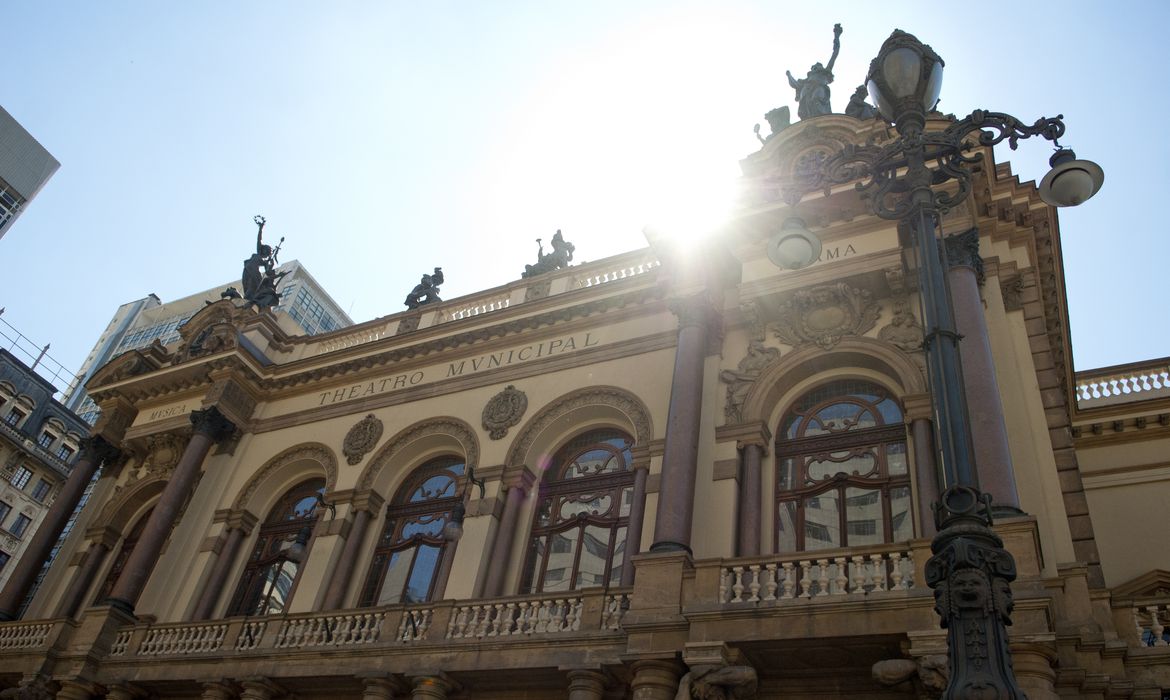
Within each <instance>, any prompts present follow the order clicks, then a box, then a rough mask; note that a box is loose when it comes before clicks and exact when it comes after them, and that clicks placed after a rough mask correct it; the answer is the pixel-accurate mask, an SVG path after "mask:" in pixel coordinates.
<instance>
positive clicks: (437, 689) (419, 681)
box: [410, 671, 459, 700]
mask: <svg viewBox="0 0 1170 700" xmlns="http://www.w3.org/2000/svg"><path fill="white" fill-rule="evenodd" d="M410 682H411V685H412V686H413V687H414V692H413V693H412V695H411V697H412V698H414V699H415V700H425V699H426V698H433V699H434V700H446V697H447V694H448V693H450V692H452V691H455V690H458V689H459V684H458V683H456V682H455V681H454V680H452V679H451V678H450V677H449V676H448V675H447V674H446V673H443V672H442V671H437V672H433V673H428V674H425V675H418V676H410Z"/></svg>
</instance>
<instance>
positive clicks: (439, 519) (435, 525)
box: [399, 512, 447, 542]
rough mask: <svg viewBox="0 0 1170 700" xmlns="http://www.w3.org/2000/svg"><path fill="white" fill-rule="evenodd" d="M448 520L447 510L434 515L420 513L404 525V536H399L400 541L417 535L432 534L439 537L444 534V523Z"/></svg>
mask: <svg viewBox="0 0 1170 700" xmlns="http://www.w3.org/2000/svg"><path fill="white" fill-rule="evenodd" d="M446 522H447V513H446V512H443V513H437V514H433V515H420V516H417V517H414V518H411V519H410V520H409V521H408V522H407V523H406V524H404V525H403V526H402V537H401V538H399V541H403V542H404V541H406V540H409V539H410V538H411V537H414V536H415V535H432V536H436V537H437V536H439V535H441V534H443V525H444V524H446Z"/></svg>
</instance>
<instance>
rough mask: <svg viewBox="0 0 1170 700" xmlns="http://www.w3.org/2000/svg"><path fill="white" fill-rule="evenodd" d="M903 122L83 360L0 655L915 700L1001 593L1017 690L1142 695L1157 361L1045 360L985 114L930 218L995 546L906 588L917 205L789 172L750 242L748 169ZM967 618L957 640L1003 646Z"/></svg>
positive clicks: (1060, 355)
mask: <svg viewBox="0 0 1170 700" xmlns="http://www.w3.org/2000/svg"><path fill="white" fill-rule="evenodd" d="M950 123H952V122H951V120H949V119H946V118H944V117H942V116H941V115H933V117H932V119H931V121H930V123H929V124H928V126H929V128H930V129H931V130H933V131H935V132H937V131H939V130H941V129H943V128H945V127H946V126H948V125H949V124H950ZM892 138H894V136H893V134H892V132H891V131H890V130H889V129H888V128H887V126H886V125H885V124H884V123H882V122H880V121H878V120H874V119H857V118H853V117H850V116H844V115H836V114H828V115H823V116H814V117H811V118H808V119H805V120H802V121H800V122H799V123H797V124H793V125H791V126H788V127H787V128H785V129H783V130H782V131H780V132H779V133H778V134H776V135H774V136H772V137H771V138H770V139H768V140H767V142H766V143H765V144H763V147H762V148H761V149H760V151H759V152H757V153H754V154H752V155H750V156H748V157H747V158H745V159H744V160H743V161H741V166H742V170H743V178H742V183H741V184H742V189H743V192H744V198H743V201H742V202H741V203H740V207H739V209H738V210H737V212H736V214H735V216H734V217H733V218H732V220H731V221H730V222H729V223H728V224H727V225H726V227H724V228H723V229H721V230H720V231H719V232H717V233H716V234H715V235H713V236H712V237H710V238H709V239H708V240H707V241H705V242H704V243H702V244H700V245H699V247H698V248H696V249H688V248H687V247H686V246H685V245H684V244H682V243H678V242H675V241H673V240H671V239H670V238H669V237H668V236H667V235H665V233H664V232H659V233H652V234H648V236H647V237H648V239H649V246H648V247H646V248H643V249H640V250H634V251H631V252H628V253H626V254H623V255H618V256H615V257H611V258H607V259H602V260H598V261H595V262H591V263H588V264H581V265H577V266H570V267H560V266H559V265H543V264H541V265H538V266H533V267H536V268H538V271H537V272H536V273H534V274H530V275H529V276H527V277H524V278H519V279H516V280H515V281H513V282H511V283H509V284H505V285H503V286H500V287H496V288H493V289H488V290H484V291H482V292H480V293H477V294H474V295H470V296H466V297H462V298H458V299H453V300H447V301H441V302H440V301H436V302H434V303H428V304H423V305H421V306H419V307H418V308H416V309H408V310H405V311H401V312H397V313H393V314H391V315H388V316H385V317H382V318H378V319H375V320H373V321H369V322H366V323H363V324H359V325H356V326H353V327H350V328H344V329H340V330H335V331H332V332H328V333H322V334H318V335H313V336H309V335H295V336H294V335H291V334H290V333H288V332H286V331H285V330H283V329H282V327H281V324H280V321H279V318H278V316H277V315H273V314H271V313H268V312H257V311H255V310H254V309H252V308H250V307H248V306H246V305H243V304H241V303H239V302H237V301H235V300H231V299H221V300H216V301H214V302H213V303H212V304H209V305H202V306H201V307H200V308H199V309H198V310H197V311H196V312H195V313H194V315H193V316H191V317H190V318H189V319H188V320H187V322H186V323H185V324H183V325H181V326H179V327H178V334H179V337H178V338H177V339H176V340H175V341H174V342H168V343H165V344H153V345H151V346H148V347H146V348H142V349H140V350H131V351H129V352H125V353H123V354H121V355H119V356H117V358H116V359H115V360H114V361H112V362H110V363H107V364H105V365H104V366H102V367H100V368H99V369H97V370H96V371H95V372H94V373H93V375H92V377H91V379H90V380H89V384H88V386H89V390H90V392H91V395H92V398H93V399H94V401H95V402H96V404H97V405H98V406H99V407H100V408H101V416H100V418H99V420H98V422H97V424H96V425H95V426H94V433H95V435H96V437H95V438H94V440H93V442H92V443H91V444H90V449H89V450H88V451H87V452H86V454H85V455H83V456H82V458H81V459H80V460H79V461H78V465H77V467H76V469H75V474H76V479H77V480H79V481H80V480H84V479H87V478H88V477H87V474H92V473H93V470H94V469H96V468H97V467H98V466H102V468H103V469H104V471H103V472H102V477H101V478H100V480H99V481H98V483H97V485H96V486H95V488H94V491H93V495H92V497H91V500H90V504H89V506H87V507H86V508H85V509H84V510H83V512H82V514H81V516H80V518H79V520H78V522H77V526H76V527H75V528H74V529H73V532H72V533H71V534H70V536H69V537H68V539H67V540H66V542H65V544H64V546H63V548H62V554H61V556H60V557H58V559H57V562H56V564H55V565H54V566H53V567H52V568H51V569H50V571H49V573H48V574H47V576H46V577H45V579H44V582H43V584H42V586H41V587H40V590H39V591H38V593H37V594H36V596H35V598H34V600H33V601H32V603H31V605H30V606H29V607H28V609H27V610H26V612H25V613H24V614H23V616H22V617H21V619H18V620H13V621H11V622H6V623H0V684H4V685H6V686H7V687H9V688H10V689H14V692H22V693H25V694H26V695H27V696H28V697H45V696H50V695H53V694H55V696H56V697H58V698H69V699H70V700H87V699H88V698H95V697H105V698H116V699H119V700H123V699H130V698H145V697H158V698H205V699H209V700H210V699H227V698H237V697H239V698H246V699H248V700H267V699H269V698H273V699H275V698H282V697H298V698H306V699H308V698H320V699H322V700H324V699H326V698H328V699H330V700H333V699H338V698H354V699H355V700H356V699H357V698H362V699H363V700H374V699H375V698H380V699H383V700H385V699H393V698H408V697H409V698H412V699H414V700H442V699H444V698H451V699H455V698H469V699H475V700H505V699H510V700H519V699H526V700H546V699H547V700H553V699H562V698H565V697H568V698H570V699H571V700H607V699H608V700H616V699H618V698H634V699H635V700H676V699H678V698H752V697H758V698H768V699H771V698H785V699H786V700H790V699H801V700H803V699H808V700H812V699H814V698H854V699H856V698H862V699H873V700H877V699H879V698H905V699H907V700H909V699H910V698H924V697H938V696H939V693H940V691H941V689H942V686H943V685H945V682H946V675H947V672H948V671H947V669H948V657H947V654H948V643H947V631H946V630H943V629H940V624H939V621H940V617H939V612H938V611H937V610H936V606H938V609H941V610H943V611H944V613H951V612H953V611H954V610H959V611H960V612H962V613H963V614H967V613H968V612H969V611H972V610H975V611H983V612H986V611H987V610H988V609H992V610H993V611H994V610H1000V609H1010V610H1011V619H1012V621H1013V623H1014V624H1013V625H1012V626H1011V627H1010V629H1009V636H1008V644H1009V648H1010V655H1011V661H1012V663H1013V664H1014V673H1015V676H1016V678H1017V679H1018V682H1019V685H1020V687H1021V688H1022V689H1023V690H1024V691H1025V692H1026V693H1027V696H1028V697H1029V698H1031V699H1032V700H1057V699H1058V698H1083V699H1090V698H1091V699H1094V700H1099V699H1104V698H1140V699H1143V700H1155V699H1158V698H1162V697H1165V695H1164V693H1166V692H1167V690H1168V689H1170V645H1168V642H1170V634H1168V633H1167V629H1166V624H1165V623H1166V620H1167V617H1170V538H1167V537H1164V536H1163V535H1162V533H1161V529H1160V526H1159V525H1158V524H1157V523H1158V522H1159V521H1158V517H1159V516H1158V514H1159V513H1161V512H1163V511H1164V510H1165V504H1166V503H1170V464H1168V463H1167V458H1166V455H1167V454H1170V365H1168V364H1167V362H1168V361H1167V360H1166V359H1161V360H1158V361H1154V362H1143V363H1137V364H1134V365H1131V366H1125V367H1118V368H1107V369H1104V370H1099V371H1094V372H1091V373H1084V374H1078V373H1077V372H1076V371H1075V370H1074V367H1073V366H1072V362H1071V358H1072V353H1071V345H1070V343H1071V341H1070V337H1069V331H1068V322H1067V318H1068V314H1067V311H1068V310H1067V308H1066V296H1065V287H1064V276H1063V275H1064V271H1063V262H1062V258H1061V246H1060V231H1059V226H1058V220H1057V214H1056V210H1055V209H1054V208H1053V207H1051V206H1049V205H1048V204H1046V203H1045V202H1044V201H1043V200H1042V199H1041V198H1040V196H1039V192H1038V190H1037V188H1036V186H1035V185H1034V183H1031V182H1021V180H1020V179H1019V178H1017V177H1016V176H1014V175H1013V173H1012V172H1011V170H1010V168H1009V167H1008V165H1007V164H1006V163H1003V162H1000V163H998V164H996V161H995V160H994V154H993V153H992V149H991V148H990V147H987V146H977V147H972V149H971V151H970V152H969V153H966V155H968V156H971V157H974V155H975V154H980V155H982V157H983V160H982V161H981V163H982V167H980V168H979V169H978V170H976V171H974V172H972V173H971V178H972V181H971V182H970V188H969V193H970V196H969V198H968V199H967V200H966V201H965V202H964V203H963V204H962V205H957V206H954V207H952V208H951V209H950V210H949V211H948V212H947V213H946V214H945V216H943V218H942V220H941V222H940V223H939V228H940V234H941V235H942V236H944V238H945V241H946V243H947V246H946V248H947V253H946V256H945V262H946V270H945V272H944V273H943V274H945V276H946V277H947V278H948V279H949V281H950V294H951V301H952V302H953V305H954V308H955V311H956V315H957V317H958V328H957V335H961V337H962V341H961V343H962V345H961V347H962V357H961V360H962V363H963V373H962V374H963V378H962V381H963V384H964V386H965V390H966V396H967V397H968V404H969V407H970V414H971V430H972V433H973V435H974V441H973V444H974V450H973V451H974V462H975V469H976V471H977V476H978V479H979V483H980V484H981V486H982V489H983V490H984V491H986V492H988V493H989V494H990V496H991V499H992V500H991V502H989V503H987V504H986V505H987V510H988V511H992V510H993V511H994V513H995V514H996V518H995V522H994V529H995V531H996V533H997V534H998V536H999V537H1000V538H1002V540H1003V543H1004V546H1005V547H1006V549H1007V551H1008V552H1010V553H1011V554H1012V555H1013V556H1014V566H1013V567H1012V569H1013V571H1014V573H1015V575H1016V577H1015V580H1014V582H1013V583H1011V584H1010V586H1009V585H1008V583H1007V582H1006V580H1005V579H1003V578H1000V579H996V581H998V582H1000V583H1002V584H1003V585H1002V587H1000V586H997V587H994V588H993V586H992V584H991V580H990V579H989V578H988V576H989V574H986V573H985V571H984V570H983V569H977V570H976V569H972V570H971V571H968V572H967V573H978V574H980V575H982V576H984V578H983V579H979V580H972V579H971V578H968V579H966V580H965V583H966V587H964V588H961V587H958V586H956V587H955V588H954V589H953V590H952V591H951V592H950V593H946V594H944V595H941V596H940V597H939V599H937V600H936V597H935V591H934V590H932V589H931V588H930V587H929V586H928V585H927V579H928V572H929V571H930V570H931V567H930V566H929V565H928V561H930V560H931V556H932V552H931V542H932V537H933V536H934V535H935V534H936V524H935V520H934V518H933V516H932V508H931V506H932V504H934V503H935V502H936V501H937V500H938V498H939V494H940V492H942V491H943V487H944V486H949V484H946V483H944V481H943V478H942V476H941V475H940V469H939V460H938V458H937V455H938V454H939V453H938V452H937V451H936V449H935V440H934V438H933V436H934V435H935V434H937V433H940V431H941V429H942V426H941V424H939V423H938V422H937V418H936V413H935V411H934V410H933V409H932V393H931V389H930V386H929V382H928V371H927V365H926V359H925V358H926V352H927V351H928V350H929V348H927V347H926V343H927V342H928V341H927V337H926V335H925V334H924V331H923V321H922V317H921V314H920V313H919V312H918V311H917V310H918V309H919V308H920V305H919V302H920V299H919V285H918V284H917V283H916V282H915V278H916V270H915V269H914V267H913V264H912V263H913V260H914V259H913V257H912V256H911V255H909V254H908V244H907V242H906V237H905V236H904V235H903V233H902V232H900V231H899V226H898V224H897V223H895V222H893V221H888V220H886V219H883V218H879V217H878V216H875V215H873V214H871V213H869V212H870V211H871V210H870V209H869V208H868V206H869V205H868V203H867V202H865V201H864V200H862V199H861V196H860V194H859V193H858V191H857V190H856V189H855V188H854V187H852V186H842V187H837V188H829V189H827V190H823V189H819V188H818V189H817V190H816V191H814V192H810V193H808V194H807V195H806V196H804V197H803V199H801V200H800V201H799V202H798V204H799V210H798V211H799V213H800V215H801V218H802V219H804V221H805V222H806V223H807V225H808V227H809V228H811V229H812V230H814V231H815V232H816V235H817V237H818V239H819V241H820V243H821V253H820V258H819V260H817V261H816V262H814V263H812V264H811V265H809V266H807V267H803V268H800V269H791V268H788V267H781V266H780V265H778V264H775V263H774V262H773V258H776V257H780V256H779V255H778V253H783V252H784V251H777V250H775V247H776V246H775V245H774V243H775V242H776V240H777V239H776V236H777V234H778V233H780V232H783V231H789V230H791V229H787V228H785V224H786V222H788V221H790V219H791V218H792V217H793V214H794V211H793V209H794V205H792V204H790V203H789V201H788V200H787V199H786V198H785V197H783V196H782V192H781V190H780V188H779V187H778V184H777V183H783V182H785V181H788V180H789V179H790V178H791V177H792V174H793V173H794V172H797V171H799V170H801V169H807V168H810V167H817V165H818V164H820V163H823V162H824V161H825V160H826V158H828V157H829V156H830V155H832V154H835V153H840V152H846V153H853V152H855V151H853V150H852V149H850V148H849V146H864V145H866V144H869V145H871V146H882V145H885V144H888V143H889V142H890V140H891V139H892ZM770 252H771V253H772V255H769V253H770ZM524 262H526V261H522V260H520V261H516V268H517V272H518V273H519V270H520V269H521V267H522V265H523V263H524ZM542 262H543V261H542ZM936 340H937V338H936ZM974 503H975V502H974V500H972V504H973V505H974ZM44 546H47V545H44ZM994 563H995V564H996V565H998V566H1002V568H1003V570H1006V568H1007V567H1006V566H1004V565H1003V560H1002V559H998V558H997V559H996V560H995V562H994ZM988 566H990V565H988ZM30 573H31V572H30V571H20V572H15V573H13V575H12V579H11V580H10V582H9V584H8V585H7V586H6V587H5V588H4V589H3V590H2V591H0V616H3V617H5V618H9V619H11V618H14V617H15V616H16V613H15V611H16V601H18V600H19V599H21V598H22V597H23V595H24V592H25V590H27V581H28V578H29V575H30ZM18 574H19V576H18ZM944 583H945V582H944ZM940 590H941V588H940ZM972 614H974V613H972ZM952 619H954V618H952ZM965 619H966V618H965ZM964 624H965V623H964ZM976 631H978V629H977V630H976ZM970 639H972V641H971V643H970V644H968V645H966V646H964V647H963V648H962V650H961V652H962V654H963V655H964V656H963V658H964V659H966V660H967V661H968V662H969V663H972V664H979V663H984V662H985V661H986V660H987V659H988V658H990V656H989V653H990V652H989V650H990V648H991V647H990V645H991V644H992V643H994V642H996V641H997V640H988V639H986V638H977V636H975V635H973V636H971V637H970ZM16 688H20V690H19V691H16V690H15V689H16ZM38 693H39V694H40V695H39V696H38V695H36V694H38ZM984 696H986V697H991V695H981V694H980V692H979V690H978V689H977V688H976V689H971V692H970V693H969V695H967V697H984Z"/></svg>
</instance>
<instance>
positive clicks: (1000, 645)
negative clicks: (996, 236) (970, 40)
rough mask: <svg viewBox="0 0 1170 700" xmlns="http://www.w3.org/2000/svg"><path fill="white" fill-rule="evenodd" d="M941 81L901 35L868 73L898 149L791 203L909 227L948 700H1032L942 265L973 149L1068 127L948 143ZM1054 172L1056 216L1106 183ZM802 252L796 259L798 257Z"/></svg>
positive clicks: (832, 163) (975, 118)
mask: <svg viewBox="0 0 1170 700" xmlns="http://www.w3.org/2000/svg"><path fill="white" fill-rule="evenodd" d="M942 69H943V61H942V59H941V58H939V56H938V54H936V53H935V52H934V51H933V50H932V49H931V48H930V47H929V46H927V45H925V44H923V43H921V42H919V41H918V40H917V39H916V38H915V37H914V36H913V35H910V34H907V33H905V32H902V31H900V30H896V31H895V32H894V33H893V34H892V35H891V36H890V38H889V39H887V40H886V42H885V43H884V44H883V45H882V48H881V51H880V52H879V53H878V56H877V58H875V59H874V60H873V62H872V63H871V64H870V68H869V75H868V77H867V87H868V90H869V94H870V97H871V99H872V100H873V101H874V103H875V104H876V105H877V107H878V110H879V112H880V113H881V116H882V117H883V118H884V119H885V120H886V121H888V122H892V123H893V124H894V127H895V129H896V130H897V133H898V137H897V138H896V139H894V140H893V141H891V142H889V143H887V144H885V145H882V146H878V145H873V144H867V145H848V146H846V147H845V148H844V149H842V150H841V151H840V152H839V153H837V154H835V155H834V156H832V157H830V158H828V159H827V160H826V161H825V162H824V163H823V164H822V166H821V167H820V168H818V169H816V170H815V171H813V172H805V173H802V174H801V175H800V179H799V180H798V181H797V182H796V183H795V186H794V187H793V188H792V189H791V190H790V191H789V193H788V194H789V201H790V203H792V204H793V205H794V206H795V204H796V203H797V202H799V200H800V198H801V197H802V196H803V194H805V193H808V192H812V191H816V190H820V189H823V190H825V191H826V193H827V192H828V191H829V190H830V189H831V188H832V186H834V185H840V184H847V183H850V182H856V183H857V189H858V191H859V192H861V193H862V195H863V196H864V197H866V198H867V199H868V200H869V205H870V209H871V211H872V213H873V214H874V215H876V216H878V217H881V218H883V219H887V220H893V221H899V222H902V223H904V224H907V225H908V226H909V227H910V229H911V230H912V232H913V239H914V249H915V252H916V257H917V258H918V260H917V262H918V290H919V295H920V298H921V301H922V315H923V323H924V326H925V338H924V340H925V342H924V348H925V351H926V357H927V370H928V374H929V380H930V388H931V400H932V403H933V409H934V414H935V418H936V420H937V423H938V427H939V429H938V430H937V431H936V441H937V444H936V449H937V451H938V455H939V462H940V465H941V471H942V476H943V484H942V487H943V491H942V494H941V496H940V497H939V501H938V503H936V504H935V506H934V511H935V512H934V517H935V523H936V525H937V527H938V535H936V536H935V538H934V541H933V542H932V543H931V551H932V552H933V554H934V556H932V557H931V558H930V560H929V561H927V563H926V582H927V584H928V585H929V586H930V587H931V588H933V589H934V595H935V609H936V610H937V611H938V613H939V616H940V617H941V624H942V626H943V627H944V628H946V629H947V648H948V651H949V659H950V661H949V663H950V680H949V682H948V685H947V689H946V693H945V696H944V697H947V698H1021V699H1022V698H1024V694H1023V692H1022V691H1021V690H1020V687H1019V685H1018V684H1017V683H1016V679H1015V675H1014V673H1013V671H1012V665H1011V656H1010V651H1009V649H1008V643H1007V632H1006V626H1007V625H1010V624H1011V610H1012V593H1011V587H1010V583H1011V581H1012V580H1014V579H1015V577H1016V565H1015V561H1014V560H1013V558H1012V556H1011V554H1009V553H1008V552H1007V551H1006V550H1005V549H1004V547H1003V541H1002V540H1001V539H1000V538H999V537H998V536H997V535H996V534H995V532H994V531H993V530H992V529H991V527H990V526H991V497H990V496H989V495H987V494H985V493H982V492H981V491H980V489H979V483H978V478H977V474H976V472H975V467H974V457H973V452H972V444H971V442H972V441H971V430H970V421H969V419H968V416H967V402H966V397H965V396H964V392H963V377H962V370H961V368H960V364H959V340H960V336H959V334H958V333H957V331H956V328H955V320H954V312H953V310H952V308H951V303H950V291H949V288H948V285H947V278H946V274H945V270H944V265H943V262H942V260H941V257H940V255H939V241H938V233H939V231H938V229H939V218H940V216H941V214H943V213H944V212H946V211H947V210H948V209H950V208H952V207H954V206H956V205H958V204H959V203H961V202H962V201H963V200H965V199H966V198H967V196H968V195H969V194H970V183H971V171H970V169H969V166H970V165H971V164H973V163H976V162H978V161H979V160H980V158H981V156H982V154H980V153H974V154H972V153H971V151H972V150H973V149H974V148H975V147H977V146H984V147H986V146H994V145H995V144H998V143H1001V142H1003V141H1005V140H1006V141H1007V142H1008V145H1009V146H1010V147H1011V148H1012V149H1015V148H1016V142H1017V141H1019V140H1020V139H1025V138H1030V137H1032V136H1042V137H1044V138H1045V139H1048V140H1049V141H1052V142H1054V144H1056V145H1057V147H1058V148H1059V142H1058V141H1057V140H1058V139H1059V138H1060V137H1061V136H1062V135H1063V134H1064V122H1063V121H1062V117H1060V116H1058V117H1056V118H1041V119H1039V120H1037V121H1036V122H1035V123H1034V124H1031V125H1028V124H1025V123H1023V122H1021V121H1020V120H1018V119H1016V118H1015V117H1013V116H1011V115H1008V114H1002V113H999V112H986V111H983V110H976V111H974V112H972V113H971V114H970V115H968V116H967V117H965V118H963V119H960V120H958V121H955V122H953V123H952V124H950V125H949V126H948V127H947V128H945V129H943V130H941V131H928V130H926V115H927V113H928V112H929V111H930V110H931V109H932V108H933V107H934V105H935V104H936V103H937V101H938V97H939V92H940V89H941V87H942ZM1051 164H1052V165H1053V170H1052V172H1050V173H1049V174H1048V176H1047V177H1045V179H1044V181H1043V182H1042V184H1041V188H1040V189H1041V192H1040V194H1041V197H1042V198H1043V199H1044V201H1046V202H1048V203H1049V204H1052V205H1055V206H1072V205H1075V204H1080V203H1081V202H1083V201H1084V200H1086V199H1088V198H1089V197H1091V196H1093V195H1094V194H1096V192H1097V190H1098V189H1099V188H1100V186H1101V183H1102V181H1103V179H1104V176H1103V173H1102V172H1101V169H1100V168H1099V167H1098V166H1097V165H1096V164H1094V163H1091V162H1088V161H1080V160H1076V156H1075V154H1073V153H1072V151H1070V150H1068V149H1060V150H1058V151H1057V153H1056V154H1055V155H1054V156H1053V158H1052V161H1051ZM945 183H953V188H952V189H951V190H950V191H948V190H945V189H935V186H937V185H942V184H945ZM798 224H799V219H797V218H795V217H793V218H791V219H789V222H788V223H786V225H785V229H786V232H787V236H788V237H789V238H790V239H792V240H795V241H796V242H797V244H799V243H800V241H801V236H800V235H799V231H800V230H801V227H799V226H798ZM805 237H806V238H811V237H812V234H807V236H805ZM797 244H790V248H793V249H799V247H800V246H799V245H797ZM807 247H810V248H811V247H812V246H807ZM812 260H815V258H812V259H811V260H810V261H809V262H811V261H812ZM801 266H803V263H797V264H794V265H791V267H794V268H795V267H801Z"/></svg>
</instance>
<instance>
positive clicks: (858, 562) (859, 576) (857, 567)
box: [852, 554, 867, 593]
mask: <svg viewBox="0 0 1170 700" xmlns="http://www.w3.org/2000/svg"><path fill="white" fill-rule="evenodd" d="M866 578H867V577H866V575H865V558H864V557H862V556H861V555H860V554H855V555H853V589H852V591H853V592H854V593H865V580H866Z"/></svg>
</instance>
